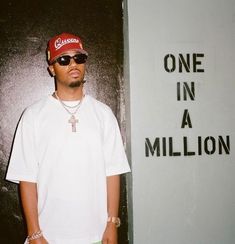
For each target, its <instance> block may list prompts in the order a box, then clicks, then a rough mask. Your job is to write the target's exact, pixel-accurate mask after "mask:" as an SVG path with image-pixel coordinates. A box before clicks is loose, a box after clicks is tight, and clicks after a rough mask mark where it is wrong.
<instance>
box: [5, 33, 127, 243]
mask: <svg viewBox="0 0 235 244" xmlns="http://www.w3.org/2000/svg"><path fill="white" fill-rule="evenodd" d="M47 53H48V63H49V67H48V68H49V71H50V73H51V75H52V76H54V77H55V81H56V91H55V92H54V93H53V95H50V96H47V97H46V98H44V99H42V100H40V101H38V102H36V103H35V104H33V105H31V106H29V107H28V108H27V109H26V110H25V112H24V113H23V115H22V117H21V120H20V122H19V125H18V128H17V132H16V136H15V140H14V144H13V150H12V154H11V158H10V163H9V168H8V172H7V176H6V179H7V180H10V181H13V182H16V183H19V184H20V194H21V201H22V206H23V210H24V215H25V219H26V223H27V231H28V237H27V240H26V243H30V244H44V243H49V244H92V243H101V241H102V244H117V227H118V226H119V224H120V220H119V218H118V207H119V188H120V176H119V175H120V174H122V173H125V172H129V171H130V169H129V166H128V163H127V159H126V155H125V152H124V149H123V145H122V140H121V136H120V131H119V128H118V124H117V121H116V119H115V117H114V115H113V113H112V112H111V109H110V108H109V107H108V106H106V105H105V104H103V103H101V102H99V101H97V100H95V99H94V98H92V97H90V96H89V95H87V94H84V91H83V84H84V82H85V81H84V74H85V62H86V60H87V57H88V53H87V52H86V51H85V50H84V49H83V46H82V43H81V40H80V38H79V37H77V36H74V35H72V34H69V33H62V34H60V35H58V36H55V37H53V38H52V39H51V40H50V41H49V42H48V47H47Z"/></svg>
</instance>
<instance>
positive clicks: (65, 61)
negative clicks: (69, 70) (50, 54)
mask: <svg viewBox="0 0 235 244" xmlns="http://www.w3.org/2000/svg"><path fill="white" fill-rule="evenodd" d="M71 59H73V60H74V61H75V62H76V64H84V63H86V60H87V55H86V54H83V53H78V54H75V55H74V56H69V55H63V56H60V57H59V58H57V59H56V60H55V61H53V62H52V63H51V64H54V63H56V62H57V63H58V64H59V65H61V66H66V65H69V64H70V60H71Z"/></svg>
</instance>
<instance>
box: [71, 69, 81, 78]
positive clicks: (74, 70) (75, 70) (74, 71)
mask: <svg viewBox="0 0 235 244" xmlns="http://www.w3.org/2000/svg"><path fill="white" fill-rule="evenodd" d="M80 74H81V72H80V71H79V70H77V69H73V70H70V71H69V75H70V76H72V77H73V78H76V77H78V76H80Z"/></svg>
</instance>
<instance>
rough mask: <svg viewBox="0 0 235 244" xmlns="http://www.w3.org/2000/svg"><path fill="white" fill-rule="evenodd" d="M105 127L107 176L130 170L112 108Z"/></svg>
mask: <svg viewBox="0 0 235 244" xmlns="http://www.w3.org/2000/svg"><path fill="white" fill-rule="evenodd" d="M108 112H109V113H108V116H107V119H106V121H105V127H104V155H105V167H106V176H111V175H119V174H123V173H127V172H130V167H129V164H128V161H127V157H126V153H125V150H124V147H123V142H122V137H121V133H120V129H119V126H118V123H117V120H116V118H115V116H114V114H113V113H112V111H111V109H110V110H109V111H108Z"/></svg>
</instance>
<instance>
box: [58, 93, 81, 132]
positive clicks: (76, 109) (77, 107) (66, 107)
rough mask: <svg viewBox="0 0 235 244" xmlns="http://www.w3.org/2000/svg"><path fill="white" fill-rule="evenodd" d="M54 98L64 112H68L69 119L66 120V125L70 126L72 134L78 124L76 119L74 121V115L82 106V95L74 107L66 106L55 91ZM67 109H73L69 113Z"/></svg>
mask: <svg viewBox="0 0 235 244" xmlns="http://www.w3.org/2000/svg"><path fill="white" fill-rule="evenodd" d="M54 94H55V97H56V98H57V99H58V101H59V102H60V104H61V105H62V107H63V108H64V109H65V111H66V112H68V113H69V114H70V115H71V117H70V119H69V120H68V123H70V124H71V126H72V132H76V131H77V128H76V124H77V123H78V119H76V117H75V114H76V113H77V111H78V109H79V108H80V107H81V105H82V101H83V98H84V95H83V96H82V98H81V100H80V101H79V102H78V104H76V105H74V106H69V105H67V104H65V103H64V102H63V101H62V100H61V99H60V97H59V96H58V94H57V91H55V93H54ZM69 109H75V110H74V111H73V112H71V111H70V110H69Z"/></svg>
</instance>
